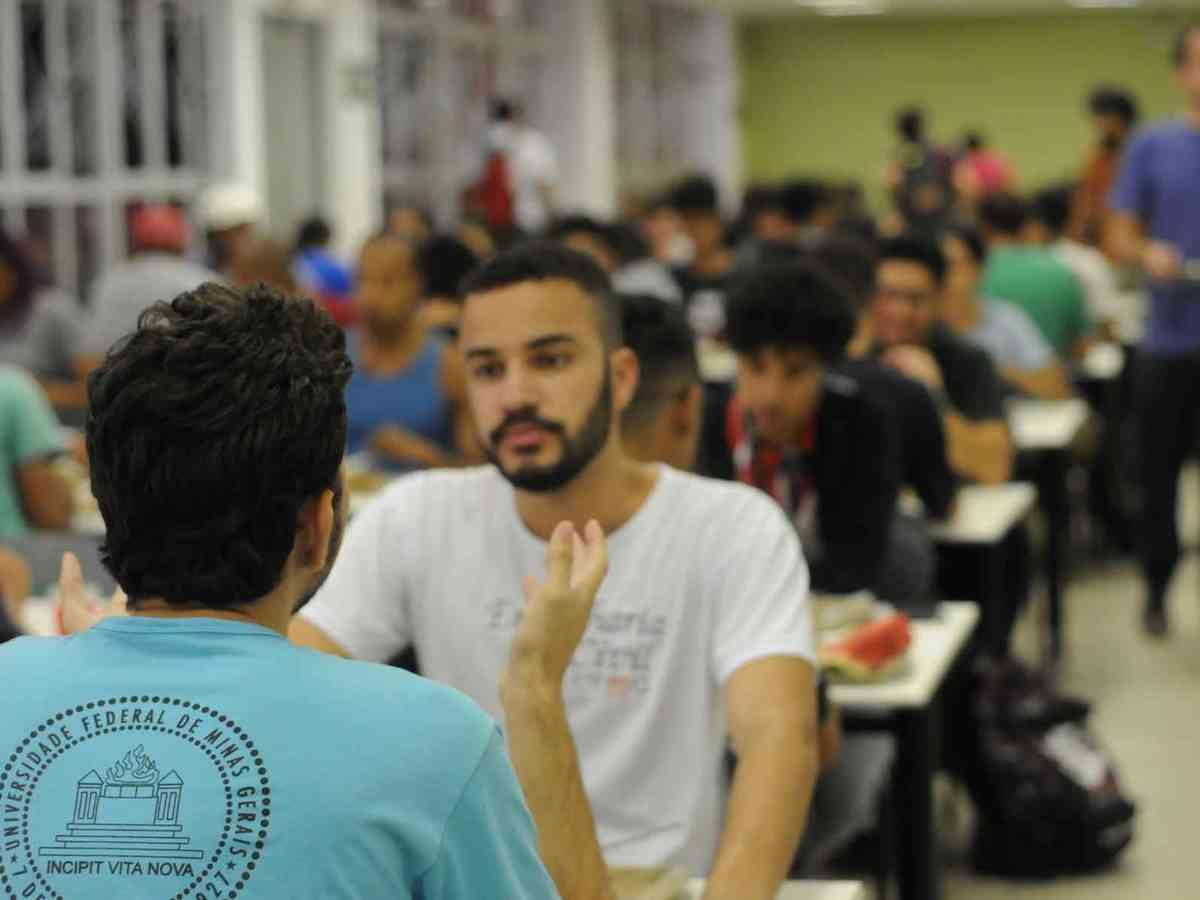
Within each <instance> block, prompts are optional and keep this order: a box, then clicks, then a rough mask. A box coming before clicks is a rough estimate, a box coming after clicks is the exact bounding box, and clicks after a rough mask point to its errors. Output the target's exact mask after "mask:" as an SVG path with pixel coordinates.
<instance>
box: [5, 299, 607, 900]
mask: <svg viewBox="0 0 1200 900" xmlns="http://www.w3.org/2000/svg"><path fill="white" fill-rule="evenodd" d="M349 375H350V363H349V360H348V358H347V357H346V354H345V349H344V340H343V337H342V334H341V332H340V331H339V330H338V328H337V327H336V326H335V325H334V324H333V322H332V320H330V319H328V318H327V317H325V316H323V315H320V314H318V313H317V312H316V311H315V309H314V307H313V305H312V304H311V303H310V302H308V301H298V300H294V299H291V298H287V297H284V296H282V295H279V294H276V293H274V292H271V291H269V290H267V289H265V288H258V289H254V290H252V291H250V292H249V293H248V294H241V293H237V292H234V291H232V290H230V289H227V288H223V287H220V286H218V285H215V284H207V285H204V286H202V287H200V288H198V289H197V290H195V291H193V292H190V293H186V294H183V295H180V296H179V297H177V298H176V299H175V300H174V301H173V302H172V303H171V304H170V305H167V304H159V305H158V306H157V307H156V308H155V312H153V313H152V314H151V315H150V316H149V318H148V319H146V320H144V321H143V323H142V325H141V327H140V329H139V331H138V332H137V333H136V335H135V336H134V337H133V338H132V339H131V340H130V341H129V342H128V343H127V344H126V345H125V346H124V347H123V348H121V349H120V350H118V351H117V352H116V353H114V354H113V355H110V356H109V357H108V358H107V359H106V360H105V362H104V363H103V364H102V365H101V366H100V368H99V369H97V370H96V372H95V373H94V374H93V376H92V379H91V381H90V385H89V393H90V398H89V399H90V410H91V413H90V416H91V418H90V421H89V426H88V451H89V455H90V460H91V469H92V484H93V489H94V491H95V493H96V496H97V499H98V501H99V504H100V508H101V510H102V512H103V514H104V517H105V523H106V525H107V537H106V544H105V553H106V557H105V563H106V565H107V566H108V568H109V569H110V570H111V571H112V573H113V575H114V576H115V577H116V579H117V581H118V582H119V583H120V584H121V586H122V587H123V588H124V590H125V591H126V592H127V594H128V597H129V600H128V601H127V611H128V613H129V614H128V615H126V616H121V615H109V616H108V617H105V618H102V619H100V620H99V621H98V622H96V623H95V624H93V625H92V627H90V628H88V629H87V630H83V631H81V632H80V633H77V634H75V636H73V637H69V638H21V639H18V640H16V641H13V642H11V643H9V644H8V645H6V646H5V647H4V648H3V649H2V650H0V683H2V684H5V685H8V686H20V685H30V686H35V687H36V689H32V688H31V689H30V690H6V691H4V692H3V695H2V697H3V699H0V751H2V755H3V757H4V759H5V765H4V767H3V769H2V770H0V795H2V796H3V797H4V804H3V813H2V816H3V826H4V829H5V835H6V838H5V848H4V853H3V857H0V894H2V895H3V896H13V897H39V896H42V897H61V898H71V900H75V898H80V900H84V898H86V900H91V898H113V897H120V898H171V897H179V896H187V897H190V898H197V900H203V898H222V900H232V898H238V897H247V898H249V897H261V898H267V897H270V898H275V897H279V898H283V897H289V898H291V897H313V898H318V897H319V898H322V900H330V898H376V897H398V898H405V897H422V898H443V897H444V898H453V897H463V898H468V897H469V898H479V897H521V898H549V897H556V896H557V893H556V890H555V887H554V884H553V882H552V881H551V879H550V877H549V875H548V874H547V870H546V868H545V867H544V866H543V864H542V862H541V859H540V858H539V848H538V842H537V837H536V835H535V831H534V824H533V821H532V819H531V816H530V813H529V811H528V809H527V807H526V805H525V800H524V798H523V796H522V788H521V785H520V784H519V783H518V781H517V778H516V777H515V776H514V771H513V767H512V765H511V764H510V762H509V758H508V756H507V755H506V753H505V748H504V742H503V740H502V738H501V734H500V732H499V730H498V728H497V727H496V725H495V723H494V722H493V721H492V720H491V719H489V718H487V717H486V716H485V715H484V714H483V713H482V712H481V711H480V710H479V709H478V707H476V706H475V705H474V704H473V703H472V702H471V701H470V700H468V699H467V698H466V697H465V696H463V695H462V694H459V693H458V692H456V691H454V690H451V689H449V688H446V687H443V686H441V685H437V684H434V683H433V682H430V681H426V680H423V679H420V678H417V677H415V676H412V675H409V674H408V673H405V672H401V671H399V670H395V669H390V668H387V667H384V666H379V665H372V664H366V663H359V662H350V661H346V660H341V659H336V658H334V657H331V656H328V655H325V654H321V653H317V652H314V651H311V650H306V649H302V648H300V647H297V646H295V645H293V644H291V643H289V642H288V640H287V639H286V637H285V632H286V630H287V625H288V622H289V620H290V619H291V617H292V614H293V613H294V611H295V610H296V609H297V608H298V607H299V606H301V605H303V603H304V602H306V600H307V598H309V597H311V596H312V595H313V593H314V592H315V591H316V590H317V588H318V586H319V585H320V584H321V582H322V581H323V580H324V578H325V576H326V575H327V574H328V572H329V570H330V567H331V566H332V564H333V561H334V558H335V557H336V555H337V551H338V548H339V544H340V539H341V534H342V528H343V525H344V522H345V517H346V504H345V499H344V495H343V490H342V487H343V485H342V476H341V474H340V468H341V461H342V452H343V447H344V444H345V431H346V410H345V401H344V396H343V391H344V388H345V384H346V381H347V379H348V378H349ZM559 532H562V533H556V536H555V539H554V541H552V543H551V547H550V554H551V560H550V563H549V567H548V575H547V582H546V584H545V585H537V584H536V583H531V584H530V586H529V594H528V596H529V607H528V610H529V612H528V614H527V620H528V625H527V626H526V627H524V628H523V629H522V631H521V634H520V635H519V637H518V640H517V641H516V642H515V643H514V650H513V657H512V663H511V666H510V670H509V672H508V675H507V677H506V680H505V683H504V695H505V709H506V712H508V713H510V719H509V724H510V728H511V734H510V740H511V742H512V745H513V754H514V759H515V761H516V764H517V767H518V769H520V770H521V771H522V773H523V774H524V775H526V776H527V777H530V787H529V788H528V789H527V790H529V791H530V797H531V801H530V802H534V803H537V802H541V798H542V797H544V794H545V791H547V790H552V791H557V795H558V797H559V798H560V801H561V802H560V805H561V803H567V804H570V803H575V804H576V806H575V810H574V811H575V812H576V813H578V812H579V810H580V807H579V805H578V802H577V801H578V797H579V796H580V794H581V791H579V789H578V788H577V784H578V771H577V768H573V767H574V766H575V763H574V760H573V759H568V760H566V763H568V764H564V763H563V761H562V760H561V759H556V760H553V761H550V762H548V763H546V764H544V765H543V764H540V763H539V761H538V760H537V759H536V750H535V749H534V748H536V746H537V745H538V744H539V743H540V741H541V739H542V738H543V737H544V736H545V734H544V733H541V732H539V731H538V730H537V729H538V728H543V729H544V728H547V727H552V728H563V729H565V714H562V713H561V710H558V711H557V712H556V713H555V714H554V715H552V716H549V717H547V715H546V714H545V709H546V707H543V708H542V709H541V710H540V711H536V710H534V706H535V704H536V703H538V702H541V701H535V700H530V699H529V698H530V697H535V696H536V697H541V696H552V695H553V690H549V691H548V690H547V688H551V689H552V688H553V687H554V682H555V679H557V680H558V683H559V684H560V685H561V678H562V673H563V671H564V670H565V667H566V664H567V660H568V659H569V658H570V655H571V651H573V649H574V646H575V644H574V643H572V642H573V641H574V642H576V643H577V641H578V638H579V636H580V635H582V631H583V625H584V624H585V623H586V620H587V615H588V612H589V610H590V604H591V602H592V600H593V599H594V597H595V591H596V589H597V588H598V586H599V583H600V579H601V577H602V574H603V566H604V552H603V537H602V535H600V534H599V533H598V529H596V528H595V527H591V528H589V532H588V538H587V542H586V545H584V544H582V543H577V544H576V545H575V546H576V548H577V549H578V552H577V553H574V554H573V550H572V538H571V535H570V529H569V528H566V529H565V530H564V529H563V528H560V529H559ZM573 555H574V557H575V558H574V565H575V567H576V571H575V572H574V573H572V571H571V570H572V556H573ZM572 575H573V578H572V577H571V576H572ZM60 589H61V590H62V592H63V595H64V597H65V605H64V610H65V614H66V623H67V627H68V630H75V629H76V628H77V627H78V625H79V624H80V623H81V622H82V623H83V624H90V620H91V619H92V618H94V616H93V614H92V613H90V612H88V611H87V609H86V606H87V603H86V600H85V598H84V597H83V588H82V579H81V577H80V573H79V569H78V563H77V561H76V560H74V558H73V557H69V558H67V559H66V560H64V563H63V578H62V583H61V586H60ZM112 611H113V612H115V611H116V610H112ZM542 677H544V678H545V679H546V680H545V681H542V682H539V681H538V679H539V678H542ZM535 712H536V713H537V715H536V717H535V715H534V713H535ZM527 713H528V715H526V714H527ZM535 718H536V721H535ZM547 722H549V723H550V725H549V726H547V725H546V723H547ZM526 724H529V726H530V727H529V728H528V729H527V728H525V727H524V726H525V725H526ZM562 773H566V776H564V775H563V774H562ZM535 775H536V776H541V780H540V781H539V782H538V783H534V780H533V777H532V776H535ZM534 798H538V799H534ZM582 809H583V811H584V813H585V815H584V816H583V819H582V821H585V822H586V824H587V826H588V827H590V819H588V818H587V816H586V805H584V806H583V807H582ZM579 821H581V820H580V819H579V818H578V816H577V817H576V819H575V822H576V827H575V829H574V831H573V832H566V831H564V829H561V828H557V827H555V828H553V830H551V828H549V827H546V826H557V825H559V824H560V823H559V822H557V821H556V820H555V819H554V818H553V817H549V818H548V819H547V820H546V821H545V822H543V826H544V832H545V834H546V836H545V837H544V840H543V850H545V851H546V852H548V853H557V854H558V856H557V857H556V858H557V859H559V860H560V861H561V860H562V859H564V858H565V859H567V860H568V862H570V861H571V854H572V853H573V854H575V861H576V864H577V865H592V864H593V860H595V859H599V848H598V847H596V846H595V834H594V830H593V831H590V832H589V831H588V830H587V828H586V827H585V828H583V829H582V830H580V828H579V825H578V822H579ZM560 835H565V836H566V837H569V838H570V839H571V840H573V841H575V842H576V846H575V847H571V848H568V849H566V850H564V849H563V848H562V847H561V846H556V844H555V841H556V840H559V839H560V838H559V836H560ZM577 848H582V851H581V850H580V849H577ZM589 853H590V854H591V856H590V857H589V856H587V854H589Z"/></svg>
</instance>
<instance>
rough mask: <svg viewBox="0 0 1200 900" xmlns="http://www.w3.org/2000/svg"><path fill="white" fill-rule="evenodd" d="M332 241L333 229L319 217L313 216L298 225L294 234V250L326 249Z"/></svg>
mask: <svg viewBox="0 0 1200 900" xmlns="http://www.w3.org/2000/svg"><path fill="white" fill-rule="evenodd" d="M332 239H333V229H332V228H330V227H329V223H328V222H326V221H325V220H324V219H322V218H321V217H320V216H313V217H312V218H311V219H305V220H304V221H303V222H301V223H300V228H299V229H298V230H297V232H296V249H297V250H301V251H303V250H310V249H312V248H315V247H326V246H328V244H329V242H330V241H331V240H332Z"/></svg>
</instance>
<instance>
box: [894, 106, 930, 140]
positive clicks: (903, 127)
mask: <svg viewBox="0 0 1200 900" xmlns="http://www.w3.org/2000/svg"><path fill="white" fill-rule="evenodd" d="M896 131H897V132H898V133H899V134H900V136H901V137H902V138H904V139H905V140H906V141H910V142H912V143H914V144H917V143H920V142H921V141H923V140H925V113H924V112H923V111H922V110H921V108H920V107H917V106H906V107H905V108H904V109H902V110H900V111H899V112H898V113H896Z"/></svg>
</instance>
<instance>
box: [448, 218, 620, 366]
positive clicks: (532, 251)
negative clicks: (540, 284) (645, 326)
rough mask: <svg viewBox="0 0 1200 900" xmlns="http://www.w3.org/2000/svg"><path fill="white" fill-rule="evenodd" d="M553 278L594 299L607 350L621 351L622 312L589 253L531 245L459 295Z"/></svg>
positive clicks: (482, 270)
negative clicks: (568, 283)
mask: <svg viewBox="0 0 1200 900" xmlns="http://www.w3.org/2000/svg"><path fill="white" fill-rule="evenodd" d="M552 278H556V279H561V280H563V281H569V282H571V283H572V284H574V285H575V286H577V287H578V288H579V289H580V290H581V291H583V292H584V293H585V294H587V295H588V296H589V297H591V298H592V305H593V306H594V307H595V310H596V325H597V327H598V328H599V330H600V336H601V337H602V338H603V339H604V344H605V346H606V347H608V348H609V349H614V348H616V347H620V346H621V344H622V343H623V337H622V334H621V310H620V304H619V303H618V302H617V300H616V298H615V297H614V296H613V291H612V285H611V283H610V282H609V280H608V275H607V274H606V273H605V271H604V270H603V269H601V268H600V266H599V265H598V264H597V263H596V261H595V260H593V259H592V258H591V257H590V256H588V255H587V254H586V253H580V252H579V251H578V250H572V249H571V248H570V247H566V246H564V245H562V244H559V243H556V242H555V241H529V242H527V243H524V244H518V245H517V246H516V247H514V248H513V249H511V250H506V251H505V252H503V253H501V254H500V255H498V256H496V257H495V258H494V259H492V260H490V261H488V262H486V263H484V264H483V265H482V266H480V267H479V268H478V269H476V270H475V271H474V272H472V273H471V274H470V275H468V276H467V278H466V280H465V281H464V282H463V284H462V286H461V288H460V289H459V294H460V295H461V297H462V298H463V299H464V300H465V299H467V297H469V296H470V295H471V294H483V293H486V292H488V291H496V290H499V289H501V288H506V287H511V286H512V285H514V284H521V283H523V282H526V281H547V280H549V279H552Z"/></svg>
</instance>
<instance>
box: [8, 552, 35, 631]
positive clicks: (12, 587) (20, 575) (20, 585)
mask: <svg viewBox="0 0 1200 900" xmlns="http://www.w3.org/2000/svg"><path fill="white" fill-rule="evenodd" d="M30 579H31V575H30V572H29V566H28V564H26V562H25V560H24V559H22V558H21V556H20V554H18V553H15V552H13V551H12V550H9V549H8V548H7V547H0V644H2V643H4V642H5V641H9V640H12V639H13V638H15V637H17V636H18V635H19V634H21V633H22V632H23V630H24V629H23V627H22V622H23V614H22V610H23V607H24V605H25V598H26V597H28V596H29V585H30Z"/></svg>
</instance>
